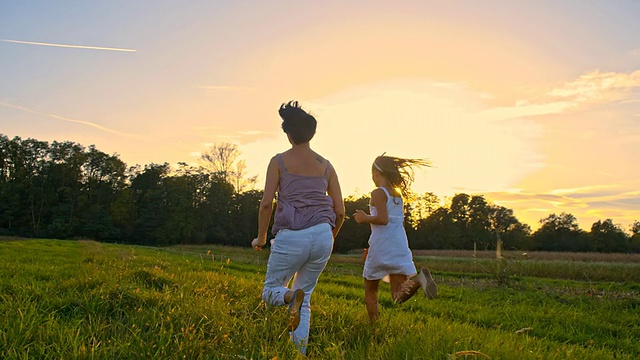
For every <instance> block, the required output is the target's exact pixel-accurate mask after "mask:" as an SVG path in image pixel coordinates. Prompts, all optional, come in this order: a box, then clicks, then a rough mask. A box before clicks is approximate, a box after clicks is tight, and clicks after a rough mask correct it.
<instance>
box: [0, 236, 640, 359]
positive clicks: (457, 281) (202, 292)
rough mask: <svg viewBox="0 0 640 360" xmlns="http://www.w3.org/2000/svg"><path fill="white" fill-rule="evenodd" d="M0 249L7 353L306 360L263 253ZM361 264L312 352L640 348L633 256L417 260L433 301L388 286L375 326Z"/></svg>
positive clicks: (454, 354) (2, 352) (333, 297)
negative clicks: (430, 280)
mask: <svg viewBox="0 0 640 360" xmlns="http://www.w3.org/2000/svg"><path fill="white" fill-rule="evenodd" d="M0 257H1V258H2V261H1V262H0V316H1V317H2V319H3V321H0V358H2V359H68V358H80V359H272V358H274V357H277V358H278V359H295V358H301V356H300V355H298V353H297V352H296V350H295V349H294V348H293V346H292V345H291V344H290V342H289V339H288V334H287V331H286V330H285V324H286V313H285V312H286V310H285V309H284V308H273V307H268V306H266V305H265V304H264V303H263V302H262V301H261V299H260V293H261V289H262V282H263V280H264V272H265V268H266V262H267V258H268V252H266V251H263V252H259V253H256V252H254V251H252V250H251V249H249V248H244V249H241V248H229V247H218V246H207V247H205V246H199V247H197V246H184V247H172V248H165V249H158V248H151V247H141V246H125V245H113V244H102V243H96V242H91V241H60V240H27V241H19V240H15V241H0ZM359 260H360V259H359V256H349V255H334V256H332V260H331V261H330V263H329V265H328V266H327V269H326V270H325V272H324V273H323V275H322V276H321V278H320V281H319V283H318V287H317V288H316V292H315V293H314V295H313V297H312V299H311V300H312V305H311V306H312V312H313V313H312V322H311V335H310V339H309V342H310V344H309V348H308V357H309V358H315V359H455V358H465V356H464V354H465V353H464V351H472V350H473V351H477V352H478V353H476V355H475V356H473V355H469V356H467V357H466V358H484V356H483V355H482V354H484V355H486V356H489V357H491V359H614V358H616V359H636V358H638V357H640V325H639V324H640V311H639V309H638V305H639V304H640V294H639V293H640V287H639V286H638V280H637V277H638V276H639V275H638V274H640V265H638V264H637V263H620V262H616V263H613V262H584V261H561V260H553V261H550V260H531V259H529V260H526V261H520V260H506V261H504V262H501V263H498V262H496V261H495V260H491V259H461V258H447V257H434V256H424V257H423V256H418V257H416V262H417V264H418V265H428V266H429V267H430V268H431V269H432V273H433V275H434V277H435V279H436V281H437V282H438V283H439V290H440V291H439V296H438V298H437V299H435V300H427V299H426V298H425V297H424V296H423V295H421V294H418V296H415V297H414V298H412V299H411V300H409V301H408V302H407V303H404V304H401V305H398V304H394V303H393V302H392V300H391V296H390V294H389V287H388V284H384V283H383V284H382V286H381V294H380V303H381V320H380V322H379V323H377V324H376V325H374V326H372V325H370V324H369V323H368V321H367V319H366V311H365V309H364V303H363V289H362V277H361V272H362V265H361V264H360V263H359ZM525 328H530V330H526V331H524V332H523V333H516V332H517V331H518V330H520V329H525Z"/></svg>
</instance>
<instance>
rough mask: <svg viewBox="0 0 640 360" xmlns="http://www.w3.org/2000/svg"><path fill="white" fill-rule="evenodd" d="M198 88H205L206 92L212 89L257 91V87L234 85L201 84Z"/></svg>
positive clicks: (221, 90) (212, 90)
mask: <svg viewBox="0 0 640 360" xmlns="http://www.w3.org/2000/svg"><path fill="white" fill-rule="evenodd" d="M199 88H200V89H204V90H207V92H214V91H216V92H217V91H220V92H225V91H239V92H255V91H258V88H256V87H252V86H234V85H201V86H199Z"/></svg>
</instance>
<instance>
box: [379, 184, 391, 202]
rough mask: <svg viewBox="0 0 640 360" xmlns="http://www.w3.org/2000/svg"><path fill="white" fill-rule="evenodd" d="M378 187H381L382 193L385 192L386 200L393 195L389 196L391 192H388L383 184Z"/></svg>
mask: <svg viewBox="0 0 640 360" xmlns="http://www.w3.org/2000/svg"><path fill="white" fill-rule="evenodd" d="M378 189H382V191H384V193H385V194H387V200H389V199H391V198H392V197H393V196H391V194H389V190H387V188H385V187H384V186H379V187H378Z"/></svg>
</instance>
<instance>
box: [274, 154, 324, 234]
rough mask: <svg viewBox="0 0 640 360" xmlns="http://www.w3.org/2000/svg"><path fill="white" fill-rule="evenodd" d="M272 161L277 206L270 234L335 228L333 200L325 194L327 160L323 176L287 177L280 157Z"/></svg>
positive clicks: (291, 175)
mask: <svg viewBox="0 0 640 360" xmlns="http://www.w3.org/2000/svg"><path fill="white" fill-rule="evenodd" d="M276 159H277V160H278V164H279V165H280V171H281V175H280V185H279V189H278V206H277V208H276V214H275V216H274V220H273V227H272V228H271V232H272V233H273V234H274V235H275V234H277V233H278V231H280V230H282V229H289V230H301V229H306V228H309V227H311V226H314V225H317V224H321V223H328V224H330V225H331V227H332V228H333V227H335V223H336V213H335V212H334V211H333V200H332V199H331V197H329V195H327V187H328V186H329V161H327V169H326V170H325V173H324V176H305V175H296V174H289V173H288V172H287V171H286V170H285V168H284V163H283V162H282V158H281V156H280V154H278V155H276Z"/></svg>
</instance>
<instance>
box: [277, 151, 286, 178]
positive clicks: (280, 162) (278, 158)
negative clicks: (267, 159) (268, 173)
mask: <svg viewBox="0 0 640 360" xmlns="http://www.w3.org/2000/svg"><path fill="white" fill-rule="evenodd" d="M276 160H278V165H280V171H282V173H283V174H286V173H287V170H286V169H285V168H284V162H283V161H282V156H281V154H277V155H276Z"/></svg>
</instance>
